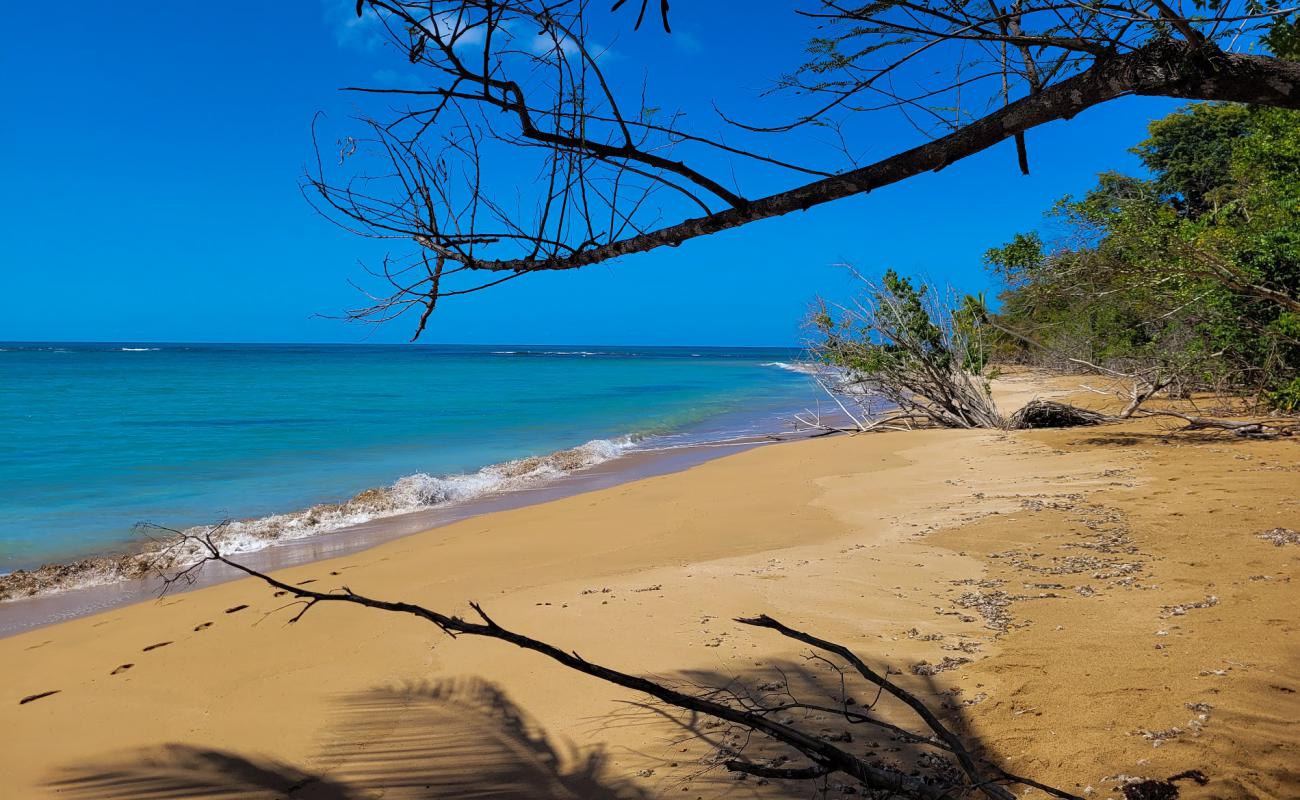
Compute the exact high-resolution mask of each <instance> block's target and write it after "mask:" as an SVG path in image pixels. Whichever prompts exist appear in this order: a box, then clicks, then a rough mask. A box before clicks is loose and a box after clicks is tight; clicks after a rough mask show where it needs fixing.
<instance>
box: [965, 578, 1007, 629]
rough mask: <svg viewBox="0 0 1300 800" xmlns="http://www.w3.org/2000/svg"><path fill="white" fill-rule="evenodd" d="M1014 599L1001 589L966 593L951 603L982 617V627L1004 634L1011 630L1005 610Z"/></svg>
mask: <svg viewBox="0 0 1300 800" xmlns="http://www.w3.org/2000/svg"><path fill="white" fill-rule="evenodd" d="M1015 599H1016V598H1015V597H1013V596H1011V595H1009V594H1007V593H1006V592H1004V591H1002V590H1001V589H995V590H993V591H985V592H966V593H965V594H963V595H961V596H960V597H958V598H957V599H956V600H954V601H953V602H955V603H956V604H957V605H959V606H961V607H962V608H966V609H970V610H972V611H974V612H975V613H977V614H979V615H980V616H981V617H983V618H984V627H986V628H988V629H990V630H994V631H997V632H998V633H1005V632H1006V631H1007V630H1009V629H1010V628H1011V612H1010V611H1008V610H1007V609H1008V607H1009V606H1010V605H1011V602H1012V601H1013V600H1015Z"/></svg>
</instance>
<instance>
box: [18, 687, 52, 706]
mask: <svg viewBox="0 0 1300 800" xmlns="http://www.w3.org/2000/svg"><path fill="white" fill-rule="evenodd" d="M61 691H63V690H62V689H51V690H50V691H48V692H41V693H39V694H29V695H27V696H26V697H24V698H23V699H22V700H19V701H18V705H20V706H24V705H27V704H28V703H30V702H32V701H33V700H40V699H41V698H42V697H49V696H50V695H52V694H58V693H59V692H61Z"/></svg>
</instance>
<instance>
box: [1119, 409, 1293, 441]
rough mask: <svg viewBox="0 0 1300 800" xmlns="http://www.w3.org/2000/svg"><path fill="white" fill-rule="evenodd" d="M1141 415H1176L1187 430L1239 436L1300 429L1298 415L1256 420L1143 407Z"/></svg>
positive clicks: (1274, 433)
mask: <svg viewBox="0 0 1300 800" xmlns="http://www.w3.org/2000/svg"><path fill="white" fill-rule="evenodd" d="M1138 416H1140V417H1174V418H1176V419H1181V420H1183V421H1184V422H1186V423H1187V427H1185V428H1183V429H1182V430H1185V431H1202V430H1221V431H1227V432H1229V433H1235V434H1237V435H1238V436H1263V437H1270V436H1290V435H1292V434H1294V433H1296V432H1297V431H1300V419H1297V418H1296V417H1271V418H1268V419H1256V420H1233V419H1214V418H1212V417H1198V416H1195V415H1193V414H1184V413H1182V412H1181V411H1170V410H1168V409H1158V410H1157V409H1150V410H1148V409H1143V410H1142V411H1141V412H1140V413H1139V414H1138Z"/></svg>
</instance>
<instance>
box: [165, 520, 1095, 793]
mask: <svg viewBox="0 0 1300 800" xmlns="http://www.w3.org/2000/svg"><path fill="white" fill-rule="evenodd" d="M164 530H167V529H164ZM172 533H173V534H174V535H175V537H176V538H175V541H176V543H177V546H184V547H192V546H194V545H197V546H198V547H199V548H201V549H202V551H203V552H204V553H205V555H204V557H203V558H202V559H201V560H200V561H199V562H197V563H195V564H191V565H189V566H188V567H185V568H184V569H182V570H180V571H178V572H174V573H172V574H170V575H167V576H165V581H164V586H165V588H169V587H171V586H174V585H176V584H178V583H184V582H187V581H193V580H194V578H195V576H196V573H197V571H198V570H199V569H201V568H202V567H203V565H204V564H207V563H221V564H225V565H226V566H228V567H231V568H233V569H235V570H237V571H238V572H241V573H243V574H245V575H248V576H250V577H253V578H257V579H258V580H260V581H262V582H263V583H265V584H267V585H268V586H271V587H273V588H275V589H277V590H279V591H281V592H284V593H286V594H288V595H290V596H292V597H293V598H295V599H296V600H298V601H300V602H301V603H302V608H301V609H300V610H299V611H298V612H297V613H296V614H295V615H294V616H293V617H291V618H290V619H289V622H290V623H294V622H297V621H299V620H301V619H302V618H303V616H304V615H305V614H306V613H307V612H308V611H310V610H311V609H313V608H315V607H316V606H318V605H322V604H324V605H328V604H331V603H346V604H351V605H358V606H363V607H365V608H371V609H375V610H378V611H388V612H392V613H398V614H407V615H410V616H413V617H416V618H418V619H422V620H424V621H426V622H429V623H431V624H432V625H434V626H435V627H437V628H438V629H439V630H440V631H442V632H443V633H446V634H447V635H448V636H451V637H453V638H455V637H458V636H479V637H483V638H488V639H496V640H498V641H502V642H506V643H508V644H512V645H515V646H516V647H519V648H521V649H524V650H529V651H532V652H535V653H538V654H539V655H542V656H544V657H546V658H549V659H551V660H552V661H554V662H556V663H558V664H561V665H562V666H564V667H567V668H569V669H572V670H574V671H576V672H580V673H583V674H585V675H589V676H591V677H594V678H597V679H599V680H603V681H606V682H608V683H612V684H614V685H617V686H621V687H623V688H625V689H629V690H632V691H635V692H639V693H642V694H645V695H648V696H650V697H653V698H655V699H657V700H659V701H660V702H662V703H664V704H666V705H667V706H670V707H672V708H676V709H682V710H686V711H691V712H695V713H699V714H704V715H707V716H710V717H713V718H715V719H719V720H722V721H725V722H728V723H732V724H735V725H738V726H741V727H743V728H746V729H748V730H750V731H753V732H756V733H759V734H762V735H763V736H765V737H767V738H768V739H770V740H772V741H773V742H776V743H779V744H781V745H784V746H785V747H788V748H790V749H791V750H792V751H794V752H795V753H797V754H799V755H800V756H801V757H802V758H803V759H804V760H805V761H806V762H807V764H806V766H801V767H791V768H784V767H777V766H772V765H764V764H757V763H753V762H750V761H747V760H744V759H743V758H731V759H729V760H727V761H726V762H725V767H726V768H727V769H728V770H732V771H736V772H744V773H747V774H751V775H756V776H763V777H770V778H780V779H784V780H812V779H816V778H821V777H824V776H826V775H829V774H832V773H841V774H843V775H845V776H847V777H849V778H852V779H854V780H856V781H857V782H859V783H860V784H861V785H862V786H863V787H864V788H868V789H872V790H886V791H890V792H894V793H896V794H898V795H901V796H903V797H909V798H923V799H924V800H942V799H943V798H952V797H955V796H958V795H965V794H969V793H971V792H979V793H980V794H982V795H984V796H985V797H987V798H990V800H1013V798H1014V795H1013V794H1012V793H1011V791H1009V790H1008V789H1007V788H1006V787H1007V786H1008V785H1016V784H1020V785H1025V786H1033V787H1037V788H1040V789H1043V790H1045V791H1049V792H1051V793H1052V794H1053V795H1055V796H1057V797H1061V798H1070V800H1079V798H1076V797H1075V796H1074V795H1071V794H1069V793H1067V792H1064V791H1061V790H1059V789H1055V788H1052V787H1047V786H1044V785H1043V784H1040V783H1037V782H1035V781H1032V780H1030V779H1027V778H1022V777H1019V776H1015V775H1012V774H1010V773H1007V772H1005V771H1003V770H1001V769H1000V768H998V767H996V766H994V765H991V764H988V763H986V762H985V761H984V760H982V759H981V758H979V757H977V756H976V755H975V754H973V753H972V752H971V751H970V750H969V749H968V748H967V747H966V745H965V744H964V743H963V742H962V741H961V740H960V738H959V737H957V736H956V735H955V734H954V733H953V732H952V731H951V730H950V729H949V728H947V726H945V725H944V724H943V723H942V722H941V721H940V720H939V718H938V717H937V716H936V715H935V714H934V713H933V712H932V711H930V710H929V708H928V707H926V705H925V704H924V703H923V702H922V701H921V700H920V699H919V698H917V697H916V696H915V695H913V694H912V693H910V692H908V691H907V690H905V689H903V688H901V687H899V686H898V685H897V684H895V683H893V682H892V681H889V680H888V679H887V678H885V677H883V676H882V675H880V674H879V673H878V672H876V671H875V670H873V669H872V668H871V667H870V666H868V665H867V664H866V662H865V661H863V660H862V659H861V658H859V657H858V656H857V655H856V654H854V653H853V652H852V651H851V650H850V649H848V648H847V647H844V646H843V645H839V644H836V643H834V642H830V641H827V640H825V639H821V638H818V637H814V636H812V635H810V634H806V633H803V632H801V631H797V630H795V629H793V628H789V627H787V626H785V625H783V624H781V623H779V622H777V621H776V620H774V619H772V618H770V617H767V616H765V615H764V616H759V617H754V618H748V619H740V620H738V622H741V623H743V624H746V625H752V626H755V627H763V628H769V629H772V630H776V631H778V632H780V633H781V634H782V635H784V636H787V637H789V638H792V639H795V640H797V641H800V642H804V643H806V644H809V645H812V646H813V647H815V648H817V649H819V650H823V651H826V652H829V653H832V654H834V655H836V656H839V657H841V658H843V659H844V660H845V661H847V662H849V663H850V664H851V665H852V666H853V668H854V670H855V671H856V672H857V673H858V674H859V675H860V676H862V677H863V678H865V679H866V680H868V681H869V682H870V683H871V684H872V685H875V686H878V687H880V688H881V689H882V690H884V691H885V692H888V693H889V694H890V695H892V696H893V697H895V698H897V699H898V700H899V701H901V702H902V703H904V704H905V705H906V706H908V707H909V708H911V709H912V710H913V711H914V712H915V713H916V715H917V716H918V717H920V719H921V720H922V721H923V722H924V723H925V725H926V727H927V728H928V729H929V730H930V731H931V733H932V736H925V735H918V734H914V733H908V732H906V731H904V732H905V733H908V735H909V736H910V737H911V739H912V741H915V742H917V743H920V744H924V745H930V746H933V747H934V748H936V749H937V750H939V751H940V752H946V753H949V754H951V755H952V756H954V757H955V758H956V759H957V763H958V766H959V771H960V774H961V775H962V776H963V779H962V781H959V782H956V783H954V782H953V781H952V780H946V779H943V777H942V776H939V775H931V776H920V777H917V776H913V775H906V774H904V773H902V772H899V771H896V770H891V769H887V768H883V767H878V766H873V765H872V764H870V763H868V761H867V760H865V759H864V758H862V757H859V756H857V755H855V754H853V753H851V752H849V751H848V750H845V749H844V748H842V747H839V746H838V745H836V744H834V743H832V742H830V741H826V740H825V739H823V738H820V737H818V736H816V735H814V734H811V733H808V732H806V731H803V730H801V729H800V728H798V727H796V726H795V725H793V724H787V723H785V722H781V721H778V720H777V719H776V718H775V715H776V713H778V712H781V711H788V710H790V709H794V708H812V707H813V706H811V705H807V704H802V703H798V702H797V701H796V702H783V703H778V704H764V703H762V702H759V701H755V700H754V699H753V698H749V697H743V696H740V695H738V694H736V693H735V692H723V691H719V690H715V691H713V692H712V693H708V694H703V695H698V694H691V693H688V692H683V691H680V690H678V689H675V688H673V687H671V686H668V685H665V684H664V683H661V682H656V681H652V680H648V679H646V678H643V677H640V676H637V675H632V674H629V673H626V672H623V671H620V670H617V669H613V668H610V667H606V666H603V665H601V664H597V663H595V662H592V661H588V660H587V659H585V658H583V657H581V656H580V655H578V654H577V653H576V652H570V651H566V650H562V649H560V648H559V647H556V646H555V645H552V644H549V643H547V642H543V641H541V640H538V639H535V638H533V637H530V636H527V635H524V634H521V633H517V632H515V631H512V630H509V629H508V628H505V627H503V626H502V625H500V624H498V623H497V622H496V621H495V620H494V619H492V617H490V616H489V615H488V613H487V612H486V611H485V610H484V609H483V607H482V606H480V605H479V604H477V603H471V604H470V607H471V608H472V609H473V610H474V613H475V615H476V616H477V617H478V620H477V621H473V620H467V619H463V618H461V617H459V616H456V615H452V614H444V613H442V612H438V611H435V610H432V609H429V608H425V607H424V606H421V605H418V604H414V603H405V602H394V601H388V600H380V599H376V598H372V597H368V596H366V595H363V594H358V593H356V592H354V591H352V590H351V589H350V588H348V587H346V586H344V587H341V588H340V589H338V590H336V591H330V592H320V591H316V590H314V589H310V588H306V587H304V586H297V585H293V584H290V583H286V582H284V581H282V580H280V579H278V578H276V577H274V576H272V575H267V574H265V573H262V572H259V571H257V570H255V569H252V568H250V567H248V566H246V565H244V564H241V563H240V562H238V561H236V560H234V559H231V558H229V557H227V556H225V555H223V554H222V552H221V550H220V549H219V548H218V546H217V545H216V543H215V542H214V541H213V539H212V537H211V536H210V535H209V534H194V533H184V532H180V531H172ZM842 712H843V713H844V714H846V715H849V717H850V718H851V719H852V718H856V719H858V720H861V721H876V720H873V719H872V718H871V716H870V714H869V713H868V711H864V710H863V709H860V708H849V706H848V705H847V701H846V705H845V706H844V707H843V709H842ZM877 722H878V723H879V724H882V725H885V726H886V727H891V728H892V727H894V726H890V725H889V724H888V723H885V722H883V720H881V721H877Z"/></svg>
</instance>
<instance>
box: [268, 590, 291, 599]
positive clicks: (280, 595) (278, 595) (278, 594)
mask: <svg viewBox="0 0 1300 800" xmlns="http://www.w3.org/2000/svg"><path fill="white" fill-rule="evenodd" d="M286 594H288V592H286V591H283V590H281V591H278V592H276V593H275V594H273V595H271V596H272V597H283V596H285V595H286Z"/></svg>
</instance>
